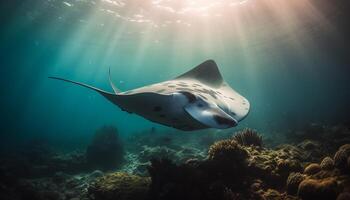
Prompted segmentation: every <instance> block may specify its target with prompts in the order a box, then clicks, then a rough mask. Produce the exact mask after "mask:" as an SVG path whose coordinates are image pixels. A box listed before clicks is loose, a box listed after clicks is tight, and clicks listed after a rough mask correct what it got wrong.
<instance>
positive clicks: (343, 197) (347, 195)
mask: <svg viewBox="0 0 350 200" xmlns="http://www.w3.org/2000/svg"><path fill="white" fill-rule="evenodd" d="M349 199H350V192H343V193H340V194H339V195H338V197H337V200H349Z"/></svg>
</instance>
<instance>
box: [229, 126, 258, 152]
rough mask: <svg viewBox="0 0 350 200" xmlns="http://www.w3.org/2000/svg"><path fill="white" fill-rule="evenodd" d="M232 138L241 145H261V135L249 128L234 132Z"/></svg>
mask: <svg viewBox="0 0 350 200" xmlns="http://www.w3.org/2000/svg"><path fill="white" fill-rule="evenodd" d="M233 139H234V140H235V141H236V142H237V143H238V144H240V145H243V146H250V145H253V146H258V147H262V145H263V140H262V136H261V135H260V134H259V133H258V132H257V131H256V130H253V129H250V128H245V129H243V130H242V131H239V132H237V133H235V135H234V136H233Z"/></svg>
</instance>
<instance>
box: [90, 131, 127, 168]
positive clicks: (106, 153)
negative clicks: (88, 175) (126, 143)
mask: <svg viewBox="0 0 350 200" xmlns="http://www.w3.org/2000/svg"><path fill="white" fill-rule="evenodd" d="M123 154H124V149H123V146H122V142H121V141H120V139H119V136H118V130H117V128H115V127H113V126H104V127H102V128H100V129H99V130H97V131H96V133H95V135H94V138H93V140H92V142H91V144H90V145H89V146H88V148H87V150H86V159H87V162H88V164H89V166H90V167H91V168H92V169H100V170H111V169H115V168H117V167H119V166H120V165H121V163H122V162H123Z"/></svg>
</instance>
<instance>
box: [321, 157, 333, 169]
mask: <svg viewBox="0 0 350 200" xmlns="http://www.w3.org/2000/svg"><path fill="white" fill-rule="evenodd" d="M320 166H321V169H322V170H332V169H333V168H334V161H333V159H332V158H331V157H329V156H327V157H325V158H323V160H322V162H321V164H320Z"/></svg>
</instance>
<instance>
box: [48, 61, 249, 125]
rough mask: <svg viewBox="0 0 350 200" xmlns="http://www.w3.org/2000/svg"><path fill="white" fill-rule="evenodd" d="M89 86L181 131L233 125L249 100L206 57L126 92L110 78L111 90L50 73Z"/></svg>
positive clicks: (131, 110)
mask: <svg viewBox="0 0 350 200" xmlns="http://www.w3.org/2000/svg"><path fill="white" fill-rule="evenodd" d="M49 78H52V79H57V80H62V81H66V82H70V83H74V84H77V85H80V86H83V87H86V88H89V89H92V90H94V91H96V92H98V93H100V94H101V95H102V96H104V97H105V98H106V99H108V100H109V101H110V102H112V103H113V104H115V105H117V106H118V107H120V108H121V109H122V110H123V111H126V112H128V113H135V114H137V115H140V116H142V117H144V118H146V119H148V120H150V121H152V122H155V123H159V124H163V125H166V126H169V127H173V128H176V129H179V130H183V131H194V130H200V129H206V128H216V129H226V128H231V127H234V126H236V125H237V124H238V122H239V121H241V120H243V119H244V118H245V117H246V116H247V115H248V113H249V108H250V104H249V102H248V100H247V99H246V98H244V97H243V96H241V95H240V94H238V93H237V92H236V91H235V90H233V89H232V88H231V87H230V86H229V85H228V84H227V83H226V81H224V79H223V77H222V75H221V73H220V71H219V69H218V66H217V65H216V63H215V62H214V61H213V60H207V61H205V62H203V63H201V64H200V65H198V66H196V67H195V68H193V69H192V70H190V71H188V72H186V73H184V74H182V75H180V76H178V77H176V78H174V79H171V80H167V81H164V82H160V83H155V84H152V85H148V86H144V87H140V88H137V89H133V90H128V91H125V92H122V91H120V90H119V89H118V88H117V87H116V86H115V85H114V84H113V82H112V80H111V72H110V70H109V82H110V84H111V87H112V89H113V91H114V92H113V93H111V92H107V91H104V90H101V89H98V88H96V87H93V86H90V85H87V84H84V83H80V82H75V81H71V80H67V79H63V78H59V77H49Z"/></svg>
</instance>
